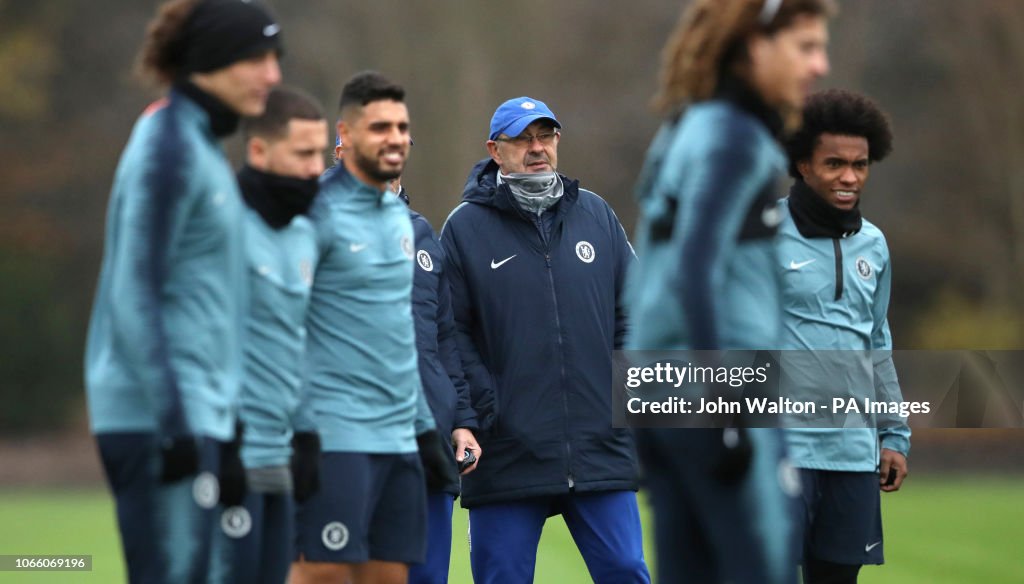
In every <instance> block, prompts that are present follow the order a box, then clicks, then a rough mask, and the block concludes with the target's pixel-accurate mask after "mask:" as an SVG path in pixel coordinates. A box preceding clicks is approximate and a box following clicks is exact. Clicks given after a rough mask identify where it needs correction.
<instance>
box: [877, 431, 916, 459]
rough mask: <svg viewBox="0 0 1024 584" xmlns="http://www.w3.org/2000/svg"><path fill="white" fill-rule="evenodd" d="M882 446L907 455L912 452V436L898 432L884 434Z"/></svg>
mask: <svg viewBox="0 0 1024 584" xmlns="http://www.w3.org/2000/svg"><path fill="white" fill-rule="evenodd" d="M882 448H885V449H886V450H894V451H896V452H899V453H900V454H902V455H903V456H907V455H909V454H910V438H909V437H907V436H904V435H903V434H897V433H892V434H883V435H882Z"/></svg>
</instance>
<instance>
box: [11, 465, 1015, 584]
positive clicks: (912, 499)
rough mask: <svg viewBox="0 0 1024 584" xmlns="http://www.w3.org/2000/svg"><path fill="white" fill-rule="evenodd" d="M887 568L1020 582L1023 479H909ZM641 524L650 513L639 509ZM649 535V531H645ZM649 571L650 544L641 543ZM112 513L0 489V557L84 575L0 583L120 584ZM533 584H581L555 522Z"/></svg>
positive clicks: (903, 579)
mask: <svg viewBox="0 0 1024 584" xmlns="http://www.w3.org/2000/svg"><path fill="white" fill-rule="evenodd" d="M882 505H883V515H884V520H885V532H886V538H885V555H886V559H887V561H888V563H887V564H886V565H885V566H881V567H865V568H864V570H863V571H862V572H861V578H860V582H862V583H863V584H888V583H892V584H897V583H898V584H907V583H925V582H927V583H929V584H972V583H975V582H977V583H982V582H984V583H986V584H1011V583H1013V584H1018V583H1021V582H1024V555H1022V552H1021V541H1024V476H990V477H977V478H967V477H963V476H950V477H945V476H938V475H932V476H912V477H911V478H910V479H909V480H908V481H907V483H906V485H905V486H904V489H903V490H902V491H901V492H899V493H895V494H888V495H887V494H883V495H882ZM642 511H643V519H644V520H645V522H646V521H648V520H649V519H650V517H651V515H650V510H649V509H647V508H646V506H643V508H642ZM646 525H647V527H648V529H647V532H648V533H650V525H649V523H647V524H646ZM466 526H467V515H466V513H465V511H462V510H461V509H457V510H456V514H455V519H454V524H453V528H452V531H453V537H452V540H453V542H452V569H451V578H450V581H451V582H452V584H462V583H468V582H471V581H472V580H471V578H470V575H469V551H468V548H467V542H466ZM645 544H646V549H647V554H648V560H649V561H653V550H652V547H653V541H652V539H651V538H650V537H648V538H647V540H646V541H645ZM119 546H120V544H119V542H118V539H117V527H116V524H115V520H114V511H113V503H112V501H111V499H110V497H109V496H108V494H107V493H106V491H104V490H101V489H94V490H81V491H66V490H27V489H13V488H5V489H0V554H35V555H40V554H46V555H52V554H91V555H92V556H93V569H92V571H91V572H35V573H25V572H0V582H3V583H6V582H17V583H18V584H21V583H25V584H33V583H36V582H60V583H71V584H77V583H79V582H82V583H88V582H96V583H100V582H102V583H111V582H123V581H124V570H123V567H122V565H121V563H122V560H121V553H120V547H119ZM536 581H537V582H538V583H540V584H543V583H548V582H557V583H558V584H574V583H577V582H580V583H582V582H590V578H589V577H588V575H587V571H586V566H585V565H584V564H583V560H582V558H581V557H580V555H579V552H577V551H576V547H575V545H574V544H573V542H572V538H571V537H570V536H569V533H568V531H567V530H566V528H565V524H564V523H563V522H562V521H561V520H560V519H559V518H557V517H556V518H552V519H551V520H550V521H548V523H547V525H546V526H545V528H544V535H543V536H542V537H541V542H540V550H539V552H538V557H537V575H536Z"/></svg>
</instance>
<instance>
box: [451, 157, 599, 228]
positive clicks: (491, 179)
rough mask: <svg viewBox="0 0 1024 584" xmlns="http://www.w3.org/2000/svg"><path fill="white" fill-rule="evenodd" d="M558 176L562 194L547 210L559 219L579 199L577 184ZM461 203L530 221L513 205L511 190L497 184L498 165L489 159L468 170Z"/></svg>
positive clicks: (504, 185)
mask: <svg viewBox="0 0 1024 584" xmlns="http://www.w3.org/2000/svg"><path fill="white" fill-rule="evenodd" d="M558 176H559V177H560V178H561V179H562V188H563V189H564V194H563V195H562V198H561V200H560V201H559V202H558V203H557V204H556V205H555V206H554V207H552V208H551V209H550V211H554V212H556V213H557V214H558V216H559V217H561V216H564V215H565V213H567V212H568V211H569V209H571V208H572V206H573V205H575V204H576V200H577V199H579V194H580V193H579V187H580V182H579V181H578V180H576V179H572V178H569V177H567V176H565V175H564V174H561V173H559V174H558ZM462 200H463V201H466V202H469V203H477V204H479V205H485V206H488V207H493V208H495V209H497V210H499V211H501V212H503V213H508V214H509V215H514V216H516V217H520V218H522V219H524V220H526V221H530V222H531V223H532V222H533V218H531V217H530V216H529V215H528V214H527V213H526V212H525V211H523V210H522V209H521V208H520V207H519V204H518V203H516V200H515V197H513V196H512V191H511V190H509V188H508V185H507V184H502V185H498V164H497V163H496V162H494V160H492V159H490V158H485V159H483V160H481V161H480V162H477V163H476V165H475V166H474V167H473V170H471V171H470V173H469V177H467V179H466V185H465V187H464V188H463V191H462Z"/></svg>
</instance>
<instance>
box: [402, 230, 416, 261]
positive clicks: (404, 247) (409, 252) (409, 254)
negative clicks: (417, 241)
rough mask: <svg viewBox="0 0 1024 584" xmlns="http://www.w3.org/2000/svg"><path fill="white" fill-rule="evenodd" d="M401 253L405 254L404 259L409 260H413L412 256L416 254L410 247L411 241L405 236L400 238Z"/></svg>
mask: <svg viewBox="0 0 1024 584" xmlns="http://www.w3.org/2000/svg"><path fill="white" fill-rule="evenodd" d="M402 252H404V253H405V257H407V258H409V259H410V260H411V259H412V258H413V255H414V254H415V253H416V250H415V249H413V247H412V240H411V239H409V238H408V237H407V236H405V235H403V236H402Z"/></svg>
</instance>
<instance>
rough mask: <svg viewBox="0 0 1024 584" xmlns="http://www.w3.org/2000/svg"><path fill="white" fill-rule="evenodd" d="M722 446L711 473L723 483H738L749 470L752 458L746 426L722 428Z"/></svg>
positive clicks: (752, 450) (752, 446)
mask: <svg viewBox="0 0 1024 584" xmlns="http://www.w3.org/2000/svg"><path fill="white" fill-rule="evenodd" d="M721 432H722V434H721V440H722V445H721V446H722V447H721V450H720V451H719V454H718V459H717V460H716V461H715V462H714V464H713V466H712V468H711V473H712V475H713V476H714V477H715V478H716V479H718V481H719V482H721V483H722V484H724V485H735V484H737V483H739V482H740V481H741V480H743V478H744V477H745V476H747V472H748V471H749V470H750V465H751V461H753V459H754V445H753V443H752V442H751V441H750V436H748V435H747V430H746V428H743V427H739V428H722V430H721Z"/></svg>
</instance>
